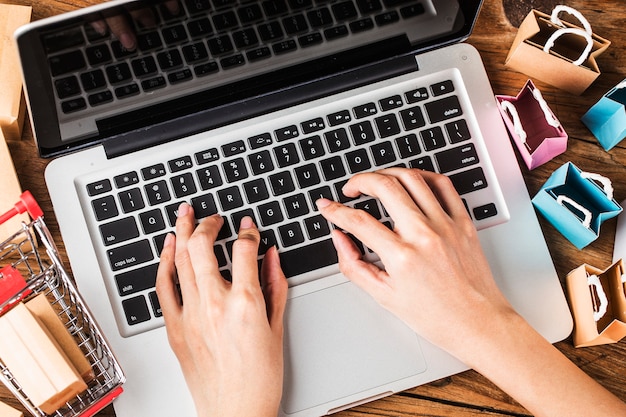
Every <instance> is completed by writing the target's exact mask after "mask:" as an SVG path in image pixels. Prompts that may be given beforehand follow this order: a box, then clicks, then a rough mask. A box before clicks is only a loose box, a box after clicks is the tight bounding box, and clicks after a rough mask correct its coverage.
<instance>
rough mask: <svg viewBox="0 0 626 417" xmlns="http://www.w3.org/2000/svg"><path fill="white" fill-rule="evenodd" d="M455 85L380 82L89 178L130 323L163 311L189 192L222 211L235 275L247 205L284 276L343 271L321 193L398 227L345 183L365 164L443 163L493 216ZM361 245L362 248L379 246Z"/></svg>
mask: <svg viewBox="0 0 626 417" xmlns="http://www.w3.org/2000/svg"><path fill="white" fill-rule="evenodd" d="M457 93H458V92H457V91H455V85H454V84H453V82H452V81H450V80H443V81H441V82H437V83H435V84H432V85H426V86H423V87H419V88H413V89H411V90H404V91H397V92H395V91H394V93H393V94H391V95H388V91H387V90H385V95H384V96H383V95H381V93H380V92H376V91H374V92H373V93H372V94H369V95H367V100H366V101H364V102H361V103H359V104H357V103H354V104H357V105H350V106H349V107H346V108H337V107H336V106H335V107H334V108H333V109H332V112H328V110H326V111H325V107H320V108H318V109H317V110H316V111H319V114H318V115H317V117H312V118H307V119H306V120H300V121H298V122H297V123H293V124H289V125H283V124H280V125H276V126H273V127H272V128H271V129H268V130H264V131H259V132H258V133H257V134H254V135H252V136H250V135H246V136H247V137H243V138H237V134H234V135H233V140H232V141H230V142H227V143H223V144H221V145H216V146H214V147H212V146H210V145H208V146H207V145H206V144H207V143H210V141H207V140H206V139H205V140H201V141H198V144H197V146H198V148H197V149H194V150H193V151H192V152H190V153H188V154H182V155H169V157H167V158H164V160H162V161H159V162H157V161H155V162H154V163H150V164H148V165H147V166H142V167H138V169H137V170H135V171H130V172H119V173H117V174H116V175H111V176H110V177H109V178H101V179H98V180H97V181H92V182H90V183H89V184H88V185H87V189H86V191H87V194H88V195H89V198H90V200H91V206H92V209H93V214H94V216H95V218H96V220H97V223H98V225H99V226H98V227H99V235H100V236H95V239H101V240H102V243H103V245H104V247H105V250H106V255H105V256H103V258H102V259H104V260H105V261H104V263H105V264H108V267H109V268H110V271H111V273H112V274H113V276H114V279H115V286H116V289H117V295H119V298H120V301H121V303H122V306H123V311H124V315H125V319H126V322H127V323H128V325H129V326H133V325H136V324H138V323H141V322H144V321H149V320H151V319H153V318H154V317H159V316H160V314H161V313H160V307H159V304H158V300H157V297H156V293H155V291H154V285H155V277H156V270H157V265H158V256H159V253H160V250H161V248H162V245H163V240H164V238H165V235H166V233H167V232H169V231H172V230H173V227H174V225H175V221H176V211H177V208H178V206H179V204H180V203H181V202H182V201H187V202H189V203H191V205H192V206H193V207H194V209H195V214H196V217H197V218H198V219H202V218H204V217H206V216H209V215H212V214H214V213H220V214H221V215H222V216H224V219H225V221H224V226H223V228H222V230H221V231H220V234H219V236H218V242H217V243H216V245H215V255H216V257H217V260H218V263H219V267H220V270H221V273H222V274H223V276H224V277H225V278H226V279H229V280H230V279H231V275H230V265H231V261H230V260H231V249H232V244H233V242H234V240H235V239H236V236H237V233H236V232H237V229H238V225H239V222H240V219H241V218H242V217H243V216H251V217H252V218H253V219H254V220H255V223H256V224H257V225H258V226H259V229H260V232H261V245H260V248H259V260H260V259H261V258H262V254H263V253H265V251H266V250H267V249H268V248H269V247H271V246H273V245H276V246H277V247H278V249H279V253H280V257H281V264H282V267H283V270H284V271H285V273H286V275H287V277H288V278H291V277H294V276H298V275H300V274H304V273H307V272H310V271H315V270H318V269H320V268H325V267H329V266H330V267H333V268H335V270H336V263H337V255H336V252H335V250H334V248H333V245H332V242H331V239H330V231H331V227H332V226H331V225H329V224H328V222H326V220H325V219H324V218H323V217H322V216H321V215H320V214H319V212H318V211H317V210H316V208H315V204H314V202H315V200H317V199H318V198H320V197H326V198H330V199H333V200H335V201H340V202H342V203H347V204H349V205H352V206H354V207H356V208H359V209H362V210H366V211H367V212H369V213H370V214H371V215H372V216H374V217H375V218H377V219H380V221H382V222H384V223H385V224H386V225H388V226H389V227H391V224H392V223H391V219H389V218H388V216H387V213H386V212H385V210H384V208H383V207H382V206H381V205H380V203H379V202H378V201H377V200H375V199H372V198H371V197H366V196H364V197H359V198H358V199H350V198H348V197H346V196H345V195H343V193H342V192H341V188H342V186H343V184H345V182H346V181H347V180H348V179H349V178H350V176H351V175H352V174H355V173H358V172H363V171H371V170H374V169H379V168H382V167H390V166H405V167H414V168H421V169H425V170H430V171H438V172H441V173H445V174H447V175H449V177H450V178H451V179H452V182H453V183H454V185H455V187H456V189H457V191H458V192H459V194H461V196H462V197H466V196H468V195H470V194H472V195H475V194H478V193H483V194H481V195H480V198H479V199H478V201H479V203H476V201H477V200H476V199H474V200H472V202H471V204H467V202H466V205H467V208H468V211H469V212H470V215H471V216H472V218H473V219H474V220H475V221H476V222H477V226H478V222H479V221H481V220H485V219H488V218H490V217H493V216H497V215H498V211H499V203H498V202H497V201H495V200H496V198H495V197H494V194H493V193H491V192H490V191H489V187H487V186H488V181H487V178H486V175H485V172H484V171H483V167H482V166H481V163H482V161H481V160H480V159H481V158H479V154H480V152H479V151H478V150H477V145H476V143H474V139H473V138H472V134H471V133H470V132H471V131H472V129H471V128H470V127H469V125H468V120H469V119H468V115H467V114H466V112H464V111H463V108H462V106H461V104H460V103H461V101H462V100H460V99H459V95H457ZM279 120H280V119H279ZM274 123H283V122H274ZM203 144H204V145H203ZM495 188H497V187H495ZM504 211H505V210H504ZM355 241H356V240H355ZM357 244H358V246H359V248H360V249H361V250H362V252H363V254H365V255H366V256H370V257H371V256H375V255H373V254H372V253H371V251H369V250H368V249H367V248H365V247H364V246H363V245H362V244H361V243H359V242H357Z"/></svg>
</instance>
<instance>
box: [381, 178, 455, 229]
mask: <svg viewBox="0 0 626 417" xmlns="http://www.w3.org/2000/svg"><path fill="white" fill-rule="evenodd" d="M382 172H384V173H385V174H386V175H390V176H393V177H395V178H397V180H398V181H399V183H400V184H401V185H402V187H403V188H404V189H405V190H406V192H407V193H408V194H409V196H411V199H413V201H414V202H415V204H416V205H417V206H418V207H419V209H420V211H421V212H422V213H424V215H425V216H426V217H427V218H430V219H433V220H436V219H439V218H441V217H442V216H446V217H447V213H446V212H445V209H444V208H442V206H441V202H440V201H439V199H438V198H437V195H436V194H435V192H434V191H433V189H432V188H431V184H430V183H429V182H428V181H427V180H426V178H429V179H430V180H431V181H432V182H437V181H442V182H443V181H449V180H448V179H447V177H445V176H444V175H441V174H436V173H433V172H429V171H422V170H419V169H406V168H389V169H385V170H383V171H382Z"/></svg>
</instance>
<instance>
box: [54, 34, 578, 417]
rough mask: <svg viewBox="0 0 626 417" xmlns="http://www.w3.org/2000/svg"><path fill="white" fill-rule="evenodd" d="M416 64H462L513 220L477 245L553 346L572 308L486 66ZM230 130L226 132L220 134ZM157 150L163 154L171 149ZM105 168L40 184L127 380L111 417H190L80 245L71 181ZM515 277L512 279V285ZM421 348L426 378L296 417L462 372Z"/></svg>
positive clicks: (153, 350)
mask: <svg viewBox="0 0 626 417" xmlns="http://www.w3.org/2000/svg"><path fill="white" fill-rule="evenodd" d="M442 54H445V55H447V56H448V57H449V58H450V59H441V60H440V59H430V58H431V57H441V56H442ZM416 59H417V61H418V64H419V67H420V72H418V73H417V74H420V73H422V72H433V71H437V70H439V69H442V68H438V65H439V63H440V62H441V63H444V62H445V63H448V62H451V60H452V59H454V60H455V61H456V62H460V66H459V69H460V71H461V74H462V76H463V78H464V80H465V82H466V87H467V89H468V90H470V91H469V93H470V94H469V96H470V98H471V100H472V105H473V107H474V110H475V112H476V115H477V117H478V119H479V120H480V121H481V123H482V126H489V131H488V132H483V134H484V135H485V137H486V145H487V148H488V150H489V153H490V155H491V158H492V163H493V166H494V168H495V171H496V173H497V176H498V178H499V181H500V185H501V187H502V190H503V193H504V195H505V198H506V202H507V205H508V207H509V209H510V210H511V220H510V221H509V222H508V223H506V224H503V225H500V226H497V227H492V228H490V229H486V230H483V231H481V232H480V239H481V244H482V245H483V249H484V250H485V252H486V253H487V256H488V258H489V261H490V264H491V267H492V270H493V273H494V275H495V277H496V280H497V281H498V284H499V286H500V288H501V289H502V291H503V292H504V293H505V295H506V296H507V298H508V299H509V300H510V301H511V303H512V304H513V306H514V307H515V308H516V309H517V310H518V311H519V312H520V314H522V315H523V316H524V317H525V318H526V319H527V320H528V321H529V322H530V323H531V325H532V326H533V327H534V328H535V329H537V331H539V333H541V334H542V335H543V336H544V337H545V338H546V339H548V340H549V341H550V342H556V341H560V340H562V339H564V338H565V337H567V336H568V335H569V334H570V333H571V330H572V326H573V324H572V319H571V315H570V312H569V308H568V306H567V302H566V300H565V297H564V295H563V291H562V288H561V285H560V282H559V280H558V277H557V275H556V272H555V270H554V266H553V264H552V262H551V259H550V255H549V252H548V249H547V247H546V245H545V241H544V238H543V235H542V233H541V230H540V228H539V224H538V222H537V218H536V215H535V212H534V210H533V208H532V205H531V203H530V199H529V196H528V192H527V190H526V187H525V184H524V182H523V179H522V176H521V173H520V171H519V167H518V165H517V162H516V159H515V155H514V154H513V149H512V147H511V144H510V141H509V139H508V136H507V132H506V130H505V128H504V125H503V123H502V120H501V118H500V115H499V112H498V111H497V109H496V102H495V99H494V95H493V92H492V91H491V89H490V88H484V86H488V85H489V81H488V80H487V75H486V73H485V71H484V68H483V66H482V65H476V64H477V61H480V56H479V54H478V52H477V51H476V50H475V49H474V48H473V47H471V46H469V45H467V44H459V45H454V46H451V47H446V48H444V49H441V50H437V51H434V52H429V53H425V54H422V55H418V56H417V57H416ZM453 62H454V61H453ZM261 117H263V116H261ZM242 123H246V122H245V121H244V122H242ZM229 128H231V127H225V128H223V129H229ZM161 146H163V147H165V148H166V147H167V146H168V145H167V144H166V145H161ZM170 146H171V144H170ZM105 161H106V157H105V154H104V151H103V149H102V147H101V146H98V147H95V148H93V149H89V150H86V151H82V152H80V153H78V154H74V155H68V156H65V157H61V158H58V159H56V160H54V161H52V162H51V163H50V164H49V165H48V168H47V169H46V173H45V176H46V182H47V184H48V188H49V192H50V197H51V200H52V204H53V207H54V211H55V215H56V218H57V221H58V223H59V226H60V229H61V231H62V232H61V233H62V237H63V241H64V243H65V246H66V248H67V252H68V253H72V254H74V258H72V259H70V264H71V267H72V271H73V275H74V277H75V279H76V281H77V284H78V288H79V290H80V291H81V293H82V294H83V296H84V298H85V299H86V301H87V304H88V305H89V306H90V308H91V310H92V311H93V312H94V314H95V317H96V319H97V320H98V322H99V324H100V325H101V327H102V329H103V330H104V333H105V334H106V335H107V337H108V339H109V341H110V343H111V345H112V346H113V350H114V351H115V352H116V354H117V356H118V357H119V358H120V361H121V364H122V367H123V368H124V370H125V372H126V375H127V378H128V379H127V383H126V393H125V394H124V395H122V396H121V397H120V398H118V399H117V400H116V409H117V408H118V407H119V408H120V409H124V413H125V414H124V416H126V415H128V416H130V415H133V416H137V417H141V416H148V415H150V416H154V415H156V414H154V413H155V412H157V411H158V412H159V415H163V416H165V415H181V416H191V415H193V413H194V411H193V403H192V401H191V398H190V397H187V401H185V396H188V394H182V393H183V392H186V387H185V382H184V379H183V377H182V374H181V372H180V370H179V368H178V363H177V361H176V359H175V357H174V355H173V354H172V353H171V351H169V349H163V348H162V346H163V345H164V344H167V340H166V334H165V329H164V328H159V329H156V330H153V331H149V332H146V333H144V334H140V335H138V336H134V337H135V338H138V340H137V341H135V342H134V343H133V344H132V345H133V346H141V347H142V349H141V351H139V350H138V349H135V348H132V349H131V348H130V347H129V346H130V345H131V344H130V343H127V341H128V340H127V339H124V338H122V337H121V336H120V334H119V332H118V329H117V326H116V324H115V319H114V316H113V312H112V309H111V306H110V303H109V298H108V297H107V296H106V289H105V285H104V282H103V279H102V277H101V274H100V271H99V268H98V261H97V258H96V254H95V253H94V250H93V248H92V246H91V244H89V242H85V241H84V239H85V237H86V236H89V232H88V228H87V225H86V224H85V221H84V215H83V213H82V209H81V206H80V202H79V200H78V196H77V194H76V190H75V185H74V176H76V175H79V174H81V173H84V172H89V171H90V170H93V169H97V167H98V164H100V163H104V162H105ZM108 163H110V161H109V162H108ZM510 236H516V240H517V239H519V237H520V236H527V239H528V240H527V243H526V244H524V242H523V241H522V242H519V245H517V244H513V243H512V242H511V241H512V239H510ZM507 238H508V239H507ZM507 242H508V243H507ZM503 246H504V247H507V246H508V249H509V250H508V253H507V254H506V256H500V257H496V256H495V255H494V253H495V249H496V248H498V250H499V251H500V252H502V248H503ZM512 276H514V277H515V278H511V277H512ZM327 279H328V280H332V281H333V282H335V283H336V284H337V285H353V284H351V283H345V278H343V277H341V276H333V277H329V278H327ZM306 285H308V284H305V286H299V287H297V288H295V289H291V290H290V298H293V297H294V296H297V295H298V294H301V293H303V292H306V291H307V287H306ZM310 285H311V286H315V285H319V284H316V283H312V284H310ZM287 314H288V313H287ZM287 320H288V318H287ZM159 346H161V347H160V348H159ZM421 346H422V352H423V354H424V356H425V358H426V360H427V362H428V368H427V369H426V371H424V372H423V373H420V374H418V375H416V376H414V377H411V378H407V379H405V380H400V381H396V382H395V383H394V384H391V385H389V386H385V387H380V388H375V389H372V390H370V391H367V392H360V393H357V394H354V395H353V396H350V397H346V398H340V399H338V400H335V401H332V402H328V403H325V404H321V405H319V406H317V407H313V408H310V409H307V410H304V411H302V412H301V413H298V416H317V415H323V414H326V413H328V412H330V411H337V410H339V409H342V408H345V407H346V406H352V405H355V404H359V403H361V402H364V401H368V400H371V399H375V398H379V397H381V396H385V395H389V394H392V393H395V392H398V391H402V390H405V389H408V388H411V387H414V386H417V385H420V384H424V383H427V382H430V381H433V380H436V379H439V378H442V377H445V376H448V375H451V374H454V373H458V372H461V371H463V370H465V369H467V367H466V366H465V365H464V364H462V363H460V362H458V361H456V360H454V359H452V358H450V357H449V355H447V354H446V353H444V352H443V351H441V350H439V349H438V348H436V347H434V346H432V345H431V344H429V343H427V342H425V341H422V343H421ZM164 352H165V353H164ZM140 362H141V363H143V364H144V365H142V364H141V363H140ZM145 363H150V364H153V366H152V367H151V368H150V367H148V369H146V368H147V367H146V366H145ZM145 381H150V382H151V384H157V385H158V384H164V385H166V386H168V387H176V386H180V391H181V395H183V397H182V398H177V400H176V401H168V400H167V399H166V400H165V401H156V402H155V401H154V400H155V399H156V398H154V397H153V396H151V393H150V392H146V390H143V389H142V384H143V383H144V382H145ZM133 413H134V414H133Z"/></svg>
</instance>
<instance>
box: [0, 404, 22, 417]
mask: <svg viewBox="0 0 626 417" xmlns="http://www.w3.org/2000/svg"><path fill="white" fill-rule="evenodd" d="M0 416H2V417H24V413H22V412H21V411H19V410H16V409H15V408H13V407H11V406H9V405H8V404H5V403H3V402H2V401H0Z"/></svg>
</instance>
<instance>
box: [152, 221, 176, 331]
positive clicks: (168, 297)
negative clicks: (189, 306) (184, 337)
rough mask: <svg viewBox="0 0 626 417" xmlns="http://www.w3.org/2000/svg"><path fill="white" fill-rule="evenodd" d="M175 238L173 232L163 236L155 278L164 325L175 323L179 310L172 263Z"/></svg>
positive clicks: (174, 267) (174, 269)
mask: <svg viewBox="0 0 626 417" xmlns="http://www.w3.org/2000/svg"><path fill="white" fill-rule="evenodd" d="M175 239H176V238H175V237H174V234H173V233H168V234H167V236H166V237H165V241H164V242H163V249H162V251H161V258H160V260H159V268H158V269H157V278H156V292H157V296H158V298H159V304H160V305H161V309H162V311H163V318H164V320H165V322H166V325H168V324H169V322H171V323H172V325H174V324H175V323H177V322H178V320H177V319H176V318H177V317H178V316H179V315H180V312H181V304H180V298H179V296H178V291H177V289H176V266H175V265H174V256H175V251H176V246H175Z"/></svg>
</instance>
